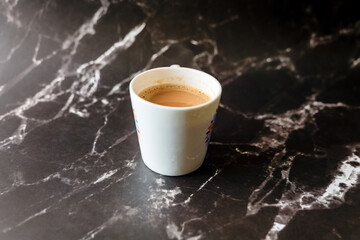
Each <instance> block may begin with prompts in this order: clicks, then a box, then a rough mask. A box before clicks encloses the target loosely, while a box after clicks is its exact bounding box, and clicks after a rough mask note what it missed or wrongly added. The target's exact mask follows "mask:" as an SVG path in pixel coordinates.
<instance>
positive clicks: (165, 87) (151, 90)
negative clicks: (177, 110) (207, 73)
mask: <svg viewBox="0 0 360 240" xmlns="http://www.w3.org/2000/svg"><path fill="white" fill-rule="evenodd" d="M172 90H177V91H185V92H189V93H192V94H195V95H197V96H199V97H201V98H204V100H206V101H209V100H210V99H211V98H210V97H209V95H207V94H206V93H204V92H203V91H201V90H199V89H197V88H194V87H190V86H188V85H184V84H171V83H165V84H159V85H153V86H151V87H148V88H146V89H144V90H142V91H141V92H140V93H139V96H140V97H141V98H143V99H145V100H149V99H151V97H153V96H154V95H155V94H158V93H159V92H162V91H172Z"/></svg>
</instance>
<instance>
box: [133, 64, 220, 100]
mask: <svg viewBox="0 0 360 240" xmlns="http://www.w3.org/2000/svg"><path fill="white" fill-rule="evenodd" d="M169 83H171V84H180V85H183V84H184V85H188V86H190V87H193V88H197V89H199V90H201V91H203V92H204V93H206V94H207V95H209V97H210V98H211V99H214V98H217V97H218V96H219V95H220V94H221V85H220V83H219V82H218V81H217V80H216V79H215V78H214V77H213V76H211V75H209V74H207V73H204V72H202V71H199V70H195V69H191V68H185V67H162V68H155V69H151V70H149V71H146V72H143V73H141V74H139V75H138V76H136V77H135V78H134V79H133V80H132V82H131V84H130V88H131V89H132V90H133V91H134V93H135V94H136V95H138V94H139V93H140V92H141V91H142V90H144V89H146V88H148V87H151V86H154V85H161V84H169Z"/></svg>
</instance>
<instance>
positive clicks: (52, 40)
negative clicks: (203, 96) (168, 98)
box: [0, 0, 360, 240]
mask: <svg viewBox="0 0 360 240" xmlns="http://www.w3.org/2000/svg"><path fill="white" fill-rule="evenodd" d="M359 18H360V14H359V11H358V8H357V5H356V1H327V2H326V3H321V2H320V1H316V2H315V1H314V2H312V1H308V0H305V1H281V0H280V1H275V0H270V1H264V2H262V3H259V2H257V1H233V0H231V1H230V0H222V1H213V0H208V1H142V0H134V1H131V0H129V1H107V0H102V1H89V0H87V1H85V0H79V1H63V0H48V1H40V0H36V1H35V0H34V1H26V0H4V1H1V2H0V239H1V240H10V239H16V240H19V239H26V240H28V239H39V240H42V239H52V240H58V239H66V240H71V239H83V240H85V239H193V240H194V239H267V240H270V239H360V218H359V216H360V184H359V182H360V153H359V152H360V21H359ZM171 64H180V65H181V66H187V67H193V68H197V69H201V70H203V71H205V72H208V73H210V74H212V75H214V76H215V77H216V78H218V79H219V81H220V82H221V84H222V86H223V96H222V100H221V104H220V108H219V113H218V119H217V123H216V126H215V130H214V134H213V137H212V141H211V143H210V145H209V149H208V154H207V157H206V159H205V163H204V164H203V166H202V167H201V168H200V169H199V170H197V171H196V172H194V173H192V174H189V175H186V176H182V177H164V176H161V175H158V174H156V173H154V172H152V171H150V170H149V169H147V168H146V166H145V165H144V164H143V162H142V160H141V155H140V153H139V147H138V143H137V138H136V134H135V126H134V121H133V116H132V113H131V106H130V100H129V93H128V84H129V81H130V80H131V79H132V78H133V76H134V75H136V74H137V73H140V72H142V71H144V70H147V69H149V68H154V67H158V66H169V65H171Z"/></svg>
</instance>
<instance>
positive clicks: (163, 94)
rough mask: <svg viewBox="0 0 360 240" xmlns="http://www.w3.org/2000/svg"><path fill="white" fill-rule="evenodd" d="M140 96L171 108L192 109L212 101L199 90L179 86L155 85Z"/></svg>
mask: <svg viewBox="0 0 360 240" xmlns="http://www.w3.org/2000/svg"><path fill="white" fill-rule="evenodd" d="M139 96H140V97H141V98H143V99H145V100H147V101H149V102H152V103H155V104H159V105H164V106H169V107H191V106H196V105H200V104H203V103H205V102H207V101H209V100H210V99H211V98H210V97H209V96H208V95H207V94H206V93H204V92H203V91H201V90H199V89H196V88H193V87H190V86H188V85H178V84H160V85H155V86H152V87H149V88H146V89H144V90H143V91H141V92H140V94H139Z"/></svg>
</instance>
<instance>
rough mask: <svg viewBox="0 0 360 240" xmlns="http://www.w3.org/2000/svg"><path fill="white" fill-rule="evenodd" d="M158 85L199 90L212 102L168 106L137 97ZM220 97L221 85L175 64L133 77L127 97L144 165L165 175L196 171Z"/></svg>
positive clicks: (199, 72) (205, 75)
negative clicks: (128, 97)
mask: <svg viewBox="0 0 360 240" xmlns="http://www.w3.org/2000/svg"><path fill="white" fill-rule="evenodd" d="M161 84H181V85H183V84H185V85H188V86H190V87H193V88H197V89H199V90H202V91H203V92H204V93H206V94H207V95H208V96H209V97H210V98H211V100H209V101H207V102H205V103H203V104H200V105H196V106H191V107H169V106H163V105H158V104H154V103H151V102H149V101H146V100H144V99H143V98H141V97H140V96H139V95H138V94H139V93H140V92H141V91H143V90H144V89H146V88H149V87H151V86H154V85H161ZM220 97H221V85H220V83H219V82H218V81H217V80H216V79H215V78H214V77H212V76H211V75H209V74H207V73H204V72H202V71H199V70H195V69H191V68H184V67H179V66H177V65H175V66H171V67H162V68H155V69H151V70H148V71H145V72H143V73H141V74H139V75H138V76H136V77H135V78H134V79H133V80H132V81H131V83H130V98H131V104H132V107H133V113H134V120H135V125H136V131H137V134H138V139H139V145H140V151H141V156H142V159H143V161H144V163H145V165H146V166H147V167H149V168H150V169H151V170H153V171H154V172H157V173H160V174H163V175H168V176H179V175H184V174H187V173H190V172H192V171H195V170H196V169H197V168H199V167H200V166H201V164H202V163H203V161H204V158H205V155H206V151H207V146H208V143H209V141H210V137H211V133H212V130H213V127H214V123H215V117H216V112H217V108H218V105H219V102H220Z"/></svg>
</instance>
